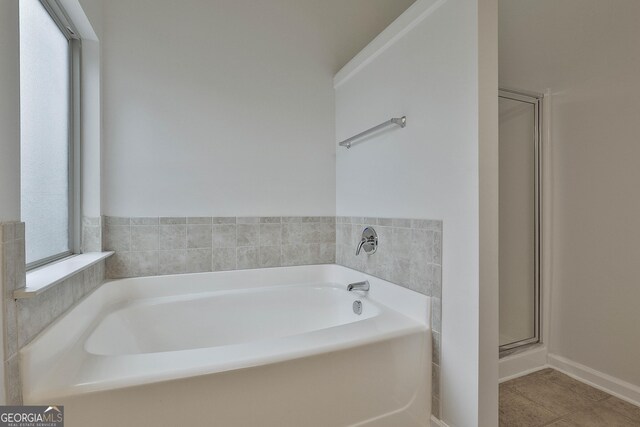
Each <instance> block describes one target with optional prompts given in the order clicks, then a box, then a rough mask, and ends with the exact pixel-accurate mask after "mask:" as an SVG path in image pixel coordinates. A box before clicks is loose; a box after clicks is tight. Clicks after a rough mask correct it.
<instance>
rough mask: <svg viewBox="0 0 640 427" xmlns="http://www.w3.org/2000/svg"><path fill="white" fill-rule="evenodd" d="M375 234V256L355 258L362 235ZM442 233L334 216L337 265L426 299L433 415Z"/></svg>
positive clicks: (433, 226)
mask: <svg viewBox="0 0 640 427" xmlns="http://www.w3.org/2000/svg"><path fill="white" fill-rule="evenodd" d="M365 227H373V228H374V229H375V230H376V233H377V234H378V249H377V251H376V253H374V254H371V255H367V254H365V253H363V252H361V253H360V255H359V256H356V255H355V248H356V245H357V244H358V242H359V241H360V239H361V235H362V230H364V228H365ZM442 230H443V223H442V221H440V220H429V219H411V218H374V217H354V216H338V217H336V263H337V264H340V265H344V266H345V267H349V268H353V269H354V270H359V271H362V272H364V273H367V274H370V275H372V276H376V277H380V278H381V279H384V280H387V281H389V282H391V283H395V284H397V285H399V286H402V287H405V288H408V289H411V290H413V291H416V292H419V293H422V294H425V295H429V296H430V297H431V323H430V324H431V329H432V337H431V345H432V366H431V367H432V382H431V383H432V393H431V396H432V405H431V407H432V413H433V414H434V415H435V416H439V409H440V405H441V395H440V361H441V354H442Z"/></svg>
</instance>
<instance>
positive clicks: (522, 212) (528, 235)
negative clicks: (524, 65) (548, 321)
mask: <svg viewBox="0 0 640 427" xmlns="http://www.w3.org/2000/svg"><path fill="white" fill-rule="evenodd" d="M541 100H542V96H540V95H535V94H529V93H524V92H520V91H512V90H500V92H499V117H500V133H499V138H500V141H499V147H500V148H499V158H500V163H499V170H500V186H499V195H500V206H499V212H500V228H499V231H500V252H499V257H500V353H501V355H506V354H510V353H512V352H513V351H514V350H515V349H518V348H521V347H522V346H527V345H532V344H535V343H538V342H540V224H541V217H540V212H541V210H540V200H541V186H540V174H541V168H542V165H541V129H540V124H541V117H540V113H541Z"/></svg>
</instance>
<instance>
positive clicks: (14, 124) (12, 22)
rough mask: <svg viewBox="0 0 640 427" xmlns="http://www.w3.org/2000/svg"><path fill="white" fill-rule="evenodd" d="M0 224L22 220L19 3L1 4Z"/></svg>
mask: <svg viewBox="0 0 640 427" xmlns="http://www.w3.org/2000/svg"><path fill="white" fill-rule="evenodd" d="M0 8H1V10H0V222H2V221H17V220H19V219H20V42H19V29H18V0H1V1H0Z"/></svg>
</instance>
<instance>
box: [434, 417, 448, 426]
mask: <svg viewBox="0 0 640 427" xmlns="http://www.w3.org/2000/svg"><path fill="white" fill-rule="evenodd" d="M431 427H449V426H448V425H447V424H445V422H444V421H442V420H440V419H438V418H436V417H435V416H433V415H431Z"/></svg>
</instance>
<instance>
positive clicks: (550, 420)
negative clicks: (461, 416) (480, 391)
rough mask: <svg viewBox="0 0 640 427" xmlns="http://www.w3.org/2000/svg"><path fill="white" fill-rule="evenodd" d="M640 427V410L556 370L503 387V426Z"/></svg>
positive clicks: (503, 384) (531, 376)
mask: <svg viewBox="0 0 640 427" xmlns="http://www.w3.org/2000/svg"><path fill="white" fill-rule="evenodd" d="M542 426H553V427H577V426H579V427H640V408H639V407H637V406H634V405H631V404H630V403H627V402H625V401H623V400H620V399H618V398H617V397H613V396H611V395H609V394H607V393H605V392H603V391H600V390H597V389H595V388H593V387H591V386H588V385H586V384H583V383H581V382H579V381H576V380H574V379H573V378H571V377H569V376H567V375H564V374H562V373H560V372H558V371H555V370H553V369H543V370H541V371H538V372H534V373H533V374H530V375H526V376H524V377H520V378H516V379H514V380H511V381H507V382H505V383H502V384H500V427H542Z"/></svg>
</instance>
